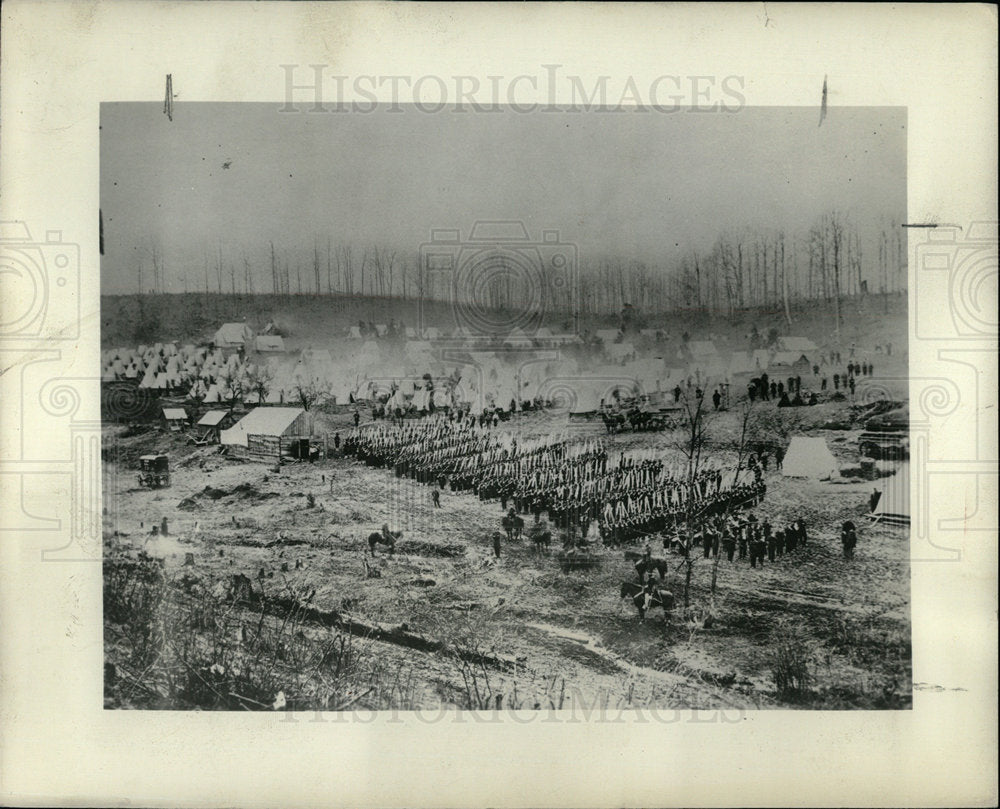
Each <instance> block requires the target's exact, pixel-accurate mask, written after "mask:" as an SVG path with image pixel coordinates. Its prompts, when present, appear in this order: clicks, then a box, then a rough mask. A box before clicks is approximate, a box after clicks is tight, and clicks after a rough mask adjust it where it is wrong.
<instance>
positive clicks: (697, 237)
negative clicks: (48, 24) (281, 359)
mask: <svg viewBox="0 0 1000 809" xmlns="http://www.w3.org/2000/svg"><path fill="white" fill-rule="evenodd" d="M279 108H280V105H278V104H185V103H177V104H175V107H174V117H173V121H169V120H168V119H167V117H166V115H164V114H163V110H162V104H154V103H113V104H103V105H102V107H101V209H102V213H103V217H104V233H105V255H104V257H103V260H102V268H101V273H102V279H101V280H102V291H103V292H105V293H116V292H135V291H136V290H137V284H138V280H137V267H138V264H139V263H140V262H141V263H142V265H143V277H144V281H143V284H144V286H146V287H147V288H148V286H149V277H150V270H151V266H152V262H151V250H152V248H153V246H154V245H155V246H157V248H158V249H159V250H160V251H161V254H162V256H163V258H164V265H165V268H166V273H165V274H166V279H165V280H166V288H167V290H168V291H181V289H182V288H183V286H184V284H185V283H186V284H187V286H188V288H191V289H197V288H204V283H205V282H204V265H205V257H206V255H207V256H208V257H209V261H210V262H211V263H212V266H213V267H214V261H215V258H214V257H215V256H216V255H217V253H218V252H219V247H220V245H221V248H222V254H223V258H224V259H225V260H226V261H233V262H236V263H237V264H238V265H239V266H240V267H241V270H240V272H242V257H243V255H246V256H247V258H248V259H249V260H250V261H251V265H252V267H253V272H254V275H255V278H256V281H255V288H256V289H257V291H270V286H271V281H270V259H269V257H268V254H269V247H268V243H269V242H270V241H272V240H273V241H274V243H275V248H276V250H278V251H279V253H284V254H285V255H287V256H289V257H290V258H291V261H292V265H293V266H294V263H295V261H296V260H297V257H301V260H302V261H303V262H304V264H305V265H306V266H308V267H311V260H312V259H311V256H312V251H313V245H314V243H315V242H316V241H317V240H318V241H319V243H320V245H321V251H322V252H324V253H325V250H326V243H327V239H328V238H329V239H331V240H332V241H333V244H334V245H336V244H338V243H349V244H353V245H355V246H356V247H357V248H358V249H360V248H362V247H364V246H365V245H367V244H380V245H391V246H393V247H396V248H398V249H399V250H400V251H401V253H404V254H407V255H409V254H412V255H414V256H415V255H416V254H417V251H418V249H419V246H420V244H421V243H422V242H425V241H426V240H427V239H428V236H429V232H430V229H431V228H459V229H461V230H462V232H463V234H465V233H467V232H468V230H469V228H470V227H471V225H472V223H473V222H475V221H476V220H482V219H504V220H508V219H520V220H523V221H524V222H525V223H526V225H527V226H528V229H529V231H531V232H532V233H533V234H534V235H539V234H540V231H541V230H542V229H556V230H559V231H560V233H561V234H562V238H563V239H564V240H565V241H570V242H574V243H576V244H577V245H578V248H579V255H580V260H581V262H584V263H585V262H586V261H587V260H588V258H594V259H596V258H598V257H600V256H601V255H607V254H613V255H619V256H623V257H625V258H639V259H642V260H646V261H649V262H652V263H654V264H657V263H662V264H663V265H664V266H667V265H669V264H670V263H671V262H672V261H673V260H674V259H676V257H677V256H679V255H680V254H681V253H682V252H684V251H690V250H692V249H703V248H707V247H709V246H710V245H711V243H712V242H714V241H715V239H716V238H717V237H718V236H719V234H720V233H721V232H723V231H733V230H739V229H742V228H744V227H749V228H751V229H758V228H761V229H768V230H773V229H782V230H784V231H785V232H786V233H789V234H794V233H797V232H802V231H805V230H806V229H807V228H808V227H809V226H810V225H811V224H812V223H813V221H814V220H815V219H816V218H817V217H818V216H820V215H821V214H823V213H826V212H828V211H830V210H832V209H837V210H840V211H843V212H846V213H847V214H849V215H850V217H851V218H852V219H853V220H854V221H856V222H859V223H862V224H863V226H864V227H866V228H870V229H871V230H872V231H873V232H874V231H875V230H877V229H878V228H880V227H881V226H882V222H883V220H887V219H888V218H890V217H895V218H896V219H897V221H902V219H903V217H904V216H905V212H906V177H905V174H906V115H905V110H904V109H902V108H898V107H897V108H838V107H832V108H830V110H829V112H828V114H827V117H826V119H825V121H824V122H823V124H822V126H818V122H819V111H818V109H816V108H792V107H788V108H784V107H782V108H759V107H758V108H745V109H742V110H740V111H738V112H735V113H722V112H714V113H690V112H675V113H662V112H656V111H649V112H645V113H636V112H579V113H545V112H534V113H530V114H518V113H514V112H512V111H510V110H506V111H504V112H501V113H477V112H464V113H456V112H454V111H450V109H449V110H448V111H444V112H440V113H436V114H429V113H424V112H420V111H417V110H415V109H413V108H409V109H406V110H405V111H403V112H396V113H390V112H387V111H386V110H384V109H380V110H378V111H376V112H373V113H368V114H364V113H358V112H353V113H352V112H347V113H337V114H314V113H304V112H303V113H281V112H278V110H279ZM301 108H302V109H307V108H308V105H307V104H303V105H301ZM227 164H228V168H225V167H224V166H226V165H227ZM306 266H304V267H303V270H305V269H306ZM212 272H213V285H214V270H213V271H212ZM293 274H294V271H293ZM306 275H307V273H306V272H303V276H306ZM185 276H186V280H182V279H184V277H185ZM293 283H294V282H293Z"/></svg>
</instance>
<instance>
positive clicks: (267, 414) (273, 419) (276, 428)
mask: <svg viewBox="0 0 1000 809" xmlns="http://www.w3.org/2000/svg"><path fill="white" fill-rule="evenodd" d="M305 412H306V411H305V410H303V409H302V408H301V407H255V408H254V409H253V410H251V411H250V412H249V413H247V414H246V415H245V416H244V417H243V418H242V419H240V420H239V423H238V424H237V425H236V427H237V428H239V429H240V430H242V431H243V432H244V433H246V434H247V435H283V434H284V432H285V431H286V430H287V429H288V428H289V427H291V426H292V424H294V423H295V419H297V418H298V417H299V416H301V415H302V414H303V413H305Z"/></svg>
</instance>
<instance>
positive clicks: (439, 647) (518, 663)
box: [250, 592, 527, 671]
mask: <svg viewBox="0 0 1000 809" xmlns="http://www.w3.org/2000/svg"><path fill="white" fill-rule="evenodd" d="M250 605H251V607H257V608H259V609H262V610H264V611H266V612H268V613H271V614H278V615H284V614H288V613H290V612H294V613H296V614H298V616H299V617H300V618H302V619H303V620H306V621H310V622H312V623H316V624H319V625H321V626H328V627H333V628H336V629H340V630H342V631H344V632H347V633H348V634H351V635H357V636H359V637H364V638H371V639H372V640H377V641H382V642H384V643H393V644H395V645H396V646H403V647H405V648H408V649H416V650H418V651H421V652H431V653H434V652H441V651H444V650H445V648H446V644H445V643H444V642H443V641H440V640H436V639H434V638H429V637H427V636H426V635H422V634H420V633H418V632H413V631H412V630H411V629H410V628H409V627H408V626H407V625H406V624H395V625H394V624H386V623H381V622H376V621H365V620H363V619H361V618H356V617H353V616H350V615H345V614H343V613H340V612H338V611H337V610H323V609H320V608H319V607H314V606H311V605H309V604H303V603H302V602H301V601H299V600H298V599H295V598H287V597H281V596H265V595H263V594H261V593H258V592H254V593H253V595H252V598H251V599H250ZM455 651H456V653H457V655H458V657H459V658H460V659H462V660H465V661H467V662H470V663H477V664H479V663H482V664H484V665H487V666H492V667H493V668H497V669H501V670H503V671H515V670H516V669H517V668H518V667H521V668H523V667H524V666H525V664H526V663H527V657H517V656H514V655H505V654H481V653H479V652H472V651H469V650H466V649H457V650H455Z"/></svg>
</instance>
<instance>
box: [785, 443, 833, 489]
mask: <svg viewBox="0 0 1000 809" xmlns="http://www.w3.org/2000/svg"><path fill="white" fill-rule="evenodd" d="M781 474H782V475H784V476H785V477H790V478H813V479H815V480H829V479H831V478H835V477H839V476H840V467H839V466H838V465H837V460H836V458H834V457H833V453H831V452H830V448H829V447H828V446H827V445H826V440H825V439H823V438H810V437H807V436H804V435H796V436H792V442H791V443H790V444H789V445H788V451H787V452H786V453H785V458H784V461H783V462H782V465H781Z"/></svg>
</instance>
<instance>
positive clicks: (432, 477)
mask: <svg viewBox="0 0 1000 809" xmlns="http://www.w3.org/2000/svg"><path fill="white" fill-rule="evenodd" d="M344 451H345V453H346V454H349V455H353V456H355V457H357V458H358V460H360V461H363V462H365V463H366V464H368V465H370V466H378V467H388V468H392V469H393V471H394V472H395V474H396V476H397V477H410V478H412V479H414V480H416V481H418V482H420V483H427V484H433V485H436V486H437V489H436V491H440V490H442V489H445V488H446V487H449V488H450V489H451V490H452V491H470V492H474V493H475V494H477V495H478V496H479V498H480V499H482V500H499V502H500V505H501V508H502V509H503V510H504V511H508V504H510V508H511V509H512V510H513V512H514V513H516V514H532V515H534V519H535V521H536V522H538V521H540V519H541V516H542V514H543V513H544V514H547V516H548V519H549V520H550V521H551V522H552V523H553V524H554V525H555V526H556V527H558V528H559V529H561V530H563V531H564V532H566V534H568V535H569V536H570V537H575V536H579V537H580V539H582V540H586V539H587V536H588V534H589V532H590V529H591V526H592V525H593V524H594V523H596V524H597V528H598V531H599V534H600V536H601V538H602V539H603V541H604V542H605V543H606V544H610V545H618V544H622V543H624V542H628V541H633V540H637V539H640V538H642V537H644V536H647V535H649V534H654V533H662V534H666V533H669V532H670V531H673V530H675V529H676V528H677V526H679V525H681V524H686V523H687V522H688V521H690V520H691V519H694V518H696V519H698V520H707V519H709V518H711V517H714V516H718V515H724V514H728V513H730V512H732V511H733V510H740V509H743V508H753V507H755V506H757V505H759V504H760V503H761V501H762V500H763V498H764V496H765V493H766V490H767V486H766V484H765V482H764V479H763V474H762V473H761V470H760V468H759V466H755V468H754V469H753V470H752V471H747V472H743V473H740V474H737V473H736V472H735V471H733V470H728V471H723V469H722V468H721V467H718V466H706V467H703V468H701V469H699V470H698V471H697V473H695V474H693V475H691V474H688V470H687V469H685V468H680V467H677V468H669V467H667V466H666V465H665V464H664V463H663V461H662V460H658V459H653V458H647V457H630V456H628V455H626V454H624V453H622V454H620V456H619V457H618V459H617V460H610V459H609V457H608V452H607V449H606V447H605V445H604V443H603V442H602V441H600V440H597V439H593V438H588V439H583V440H578V441H570V440H568V439H566V438H564V437H560V436H556V437H543V438H539V439H534V440H530V441H523V440H522V441H519V440H518V439H517V438H516V437H513V436H511V435H510V434H507V433H503V432H501V431H497V430H492V429H490V428H489V427H487V426H484V425H481V424H480V423H479V422H478V421H477V420H476V419H474V418H471V417H470V418H464V419H455V418H453V417H448V416H445V415H443V414H436V415H434V416H429V417H427V418H424V419H420V420H414V421H410V422H406V423H403V424H400V423H394V422H386V421H379V422H375V423H372V424H367V425H364V426H363V427H359V428H357V429H356V430H355V431H354V433H353V434H352V435H350V436H349V437H348V438H347V439H346V440H345V442H344ZM435 505H436V506H439V505H440V500H439V498H437V499H436V500H435Z"/></svg>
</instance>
